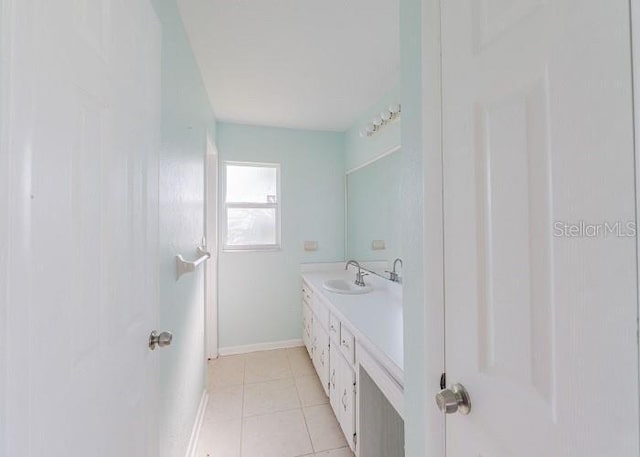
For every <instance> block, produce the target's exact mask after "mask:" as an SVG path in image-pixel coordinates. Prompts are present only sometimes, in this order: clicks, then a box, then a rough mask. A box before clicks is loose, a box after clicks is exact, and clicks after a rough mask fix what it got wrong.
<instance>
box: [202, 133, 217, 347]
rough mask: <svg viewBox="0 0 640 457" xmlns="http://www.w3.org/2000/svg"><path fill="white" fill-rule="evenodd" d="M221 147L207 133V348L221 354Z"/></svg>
mask: <svg viewBox="0 0 640 457" xmlns="http://www.w3.org/2000/svg"><path fill="white" fill-rule="evenodd" d="M218 176H219V174H218V149H217V147H216V144H215V141H214V140H213V139H212V138H211V137H210V136H209V135H207V153H206V160H205V181H206V182H205V221H206V222H205V230H206V231H205V233H206V239H207V248H208V250H209V252H210V253H211V259H210V260H209V262H207V266H206V269H205V272H206V273H205V274H206V276H205V294H204V296H205V335H206V345H205V351H206V355H207V358H209V359H216V358H218Z"/></svg>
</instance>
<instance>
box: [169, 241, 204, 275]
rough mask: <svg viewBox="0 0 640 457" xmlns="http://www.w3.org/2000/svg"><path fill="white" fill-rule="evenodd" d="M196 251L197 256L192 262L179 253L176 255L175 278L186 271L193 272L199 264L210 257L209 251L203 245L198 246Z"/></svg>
mask: <svg viewBox="0 0 640 457" xmlns="http://www.w3.org/2000/svg"><path fill="white" fill-rule="evenodd" d="M197 253H198V258H197V259H196V260H194V261H192V262H189V261H188V260H185V259H184V257H182V256H181V255H179V254H178V255H177V256H176V280H178V279H180V277H181V276H182V275H184V274H186V273H191V272H194V271H195V270H196V268H197V267H198V266H199V265H201V264H202V263H204V262H206V261H207V260H209V259H210V258H211V253H210V252H209V251H207V248H206V247H204V246H198V249H197Z"/></svg>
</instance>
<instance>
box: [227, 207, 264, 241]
mask: <svg viewBox="0 0 640 457" xmlns="http://www.w3.org/2000/svg"><path fill="white" fill-rule="evenodd" d="M262 244H269V245H275V244H276V210H275V208H228V209H227V245H228V246H257V245H262Z"/></svg>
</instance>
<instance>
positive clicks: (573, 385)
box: [442, 0, 639, 457]
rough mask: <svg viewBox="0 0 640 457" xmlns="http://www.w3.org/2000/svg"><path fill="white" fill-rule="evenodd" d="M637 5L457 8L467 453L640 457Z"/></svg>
mask: <svg viewBox="0 0 640 457" xmlns="http://www.w3.org/2000/svg"><path fill="white" fill-rule="evenodd" d="M628 9H629V2H628V1H627V0H607V1H596V0H593V1H592V0H589V1H584V0H476V1H457V0H443V1H442V59H443V60H442V64H443V103H444V108H443V116H444V117H443V122H444V124H443V129H444V130H443V148H444V156H443V157H444V232H445V297H446V302H445V310H446V311H445V312H446V371H447V378H448V382H449V384H452V383H461V384H462V385H464V387H466V389H467V390H468V392H469V394H470V396H471V403H472V409H471V413H470V414H469V415H468V416H464V415H461V414H455V415H449V416H447V421H446V429H447V432H446V447H447V456H449V457H463V456H464V457H467V456H474V457H476V456H482V457H494V456H495V457H498V456H499V457H506V456H519V457H534V456H535V457H540V456H549V457H552V456H553V457H560V456H562V457H572V456H575V457H603V456H619V457H622V456H625V457H631V456H637V455H638V452H639V449H638V340H637V330H638V326H637V318H638V300H637V298H638V297H637V269H636V254H635V252H636V251H635V243H636V238H635V236H634V233H633V232H632V231H630V230H628V229H629V227H628V226H627V224H633V223H635V212H634V208H635V203H634V150H633V134H632V93H631V69H630V42H629V11H628ZM581 223H583V225H581ZM572 224H575V225H572ZM584 224H596V225H594V226H588V225H584ZM615 224H620V225H617V226H616V225H615ZM572 227H575V228H572ZM581 227H582V228H581ZM589 227H591V228H589ZM597 227H600V228H597ZM596 231H597V232H598V233H595V232H596ZM629 235H630V236H629Z"/></svg>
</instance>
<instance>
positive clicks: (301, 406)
mask: <svg viewBox="0 0 640 457" xmlns="http://www.w3.org/2000/svg"><path fill="white" fill-rule="evenodd" d="M287 359H288V354H287ZM288 360H289V368H290V369H291V372H292V373H293V367H292V366H291V360H290V359H288ZM294 384H295V386H296V392H297V393H298V401H299V402H300V412H301V413H302V419H303V420H304V427H305V428H306V429H307V436H308V437H309V443H310V444H311V454H313V455H315V454H316V448H315V446H314V445H313V440H312V439H311V432H310V431H309V424H308V423H307V415H306V414H305V413H304V406H303V405H302V397H301V396H300V389H298V383H297V382H295V378H294Z"/></svg>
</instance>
